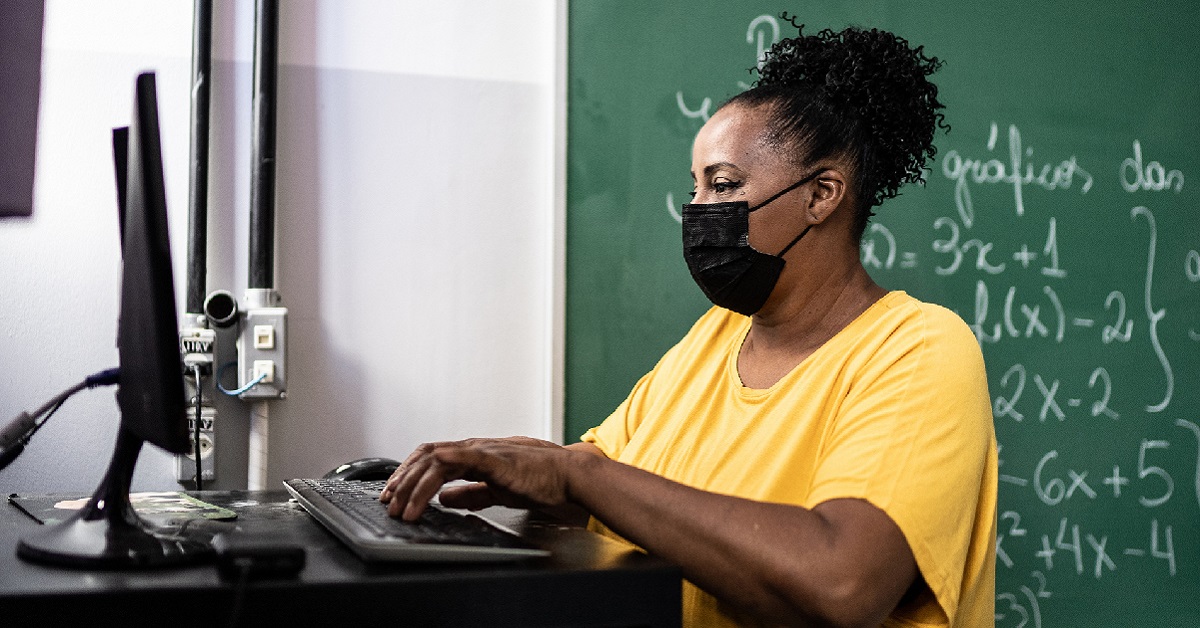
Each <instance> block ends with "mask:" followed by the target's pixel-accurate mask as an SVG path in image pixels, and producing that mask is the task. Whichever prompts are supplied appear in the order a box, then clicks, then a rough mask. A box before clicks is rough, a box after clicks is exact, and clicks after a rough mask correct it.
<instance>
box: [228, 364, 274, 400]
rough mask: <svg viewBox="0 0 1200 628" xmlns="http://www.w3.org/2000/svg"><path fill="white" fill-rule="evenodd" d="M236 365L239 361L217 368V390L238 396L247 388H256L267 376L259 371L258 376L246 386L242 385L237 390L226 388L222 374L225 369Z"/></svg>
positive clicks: (231, 395)
mask: <svg viewBox="0 0 1200 628" xmlns="http://www.w3.org/2000/svg"><path fill="white" fill-rule="evenodd" d="M236 365H237V362H228V363H226V364H225V365H224V366H222V367H221V368H219V369H217V390H219V391H221V392H223V393H225V394H226V395H229V396H230V397H236V396H238V395H240V394H242V393H244V392H246V391H247V390H250V389H251V388H254V387H255V386H257V385H258V384H259V382H261V381H263V380H264V379H266V378H267V374H266V373H259V374H258V377H255V378H254V379H253V380H252V381H251V382H249V383H248V384H246V385H245V386H242V387H241V388H238V389H236V390H226V389H225V387H224V386H222V385H221V375H222V374H224V373H225V369H227V368H229V367H231V366H236Z"/></svg>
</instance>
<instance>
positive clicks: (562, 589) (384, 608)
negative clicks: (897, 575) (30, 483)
mask: <svg viewBox="0 0 1200 628" xmlns="http://www.w3.org/2000/svg"><path fill="white" fill-rule="evenodd" d="M189 494H191V495H194V496H196V497H198V498H199V499H201V500H203V501H206V502H208V503H211V504H214V505H217V506H223V507H226V508H229V509H230V510H233V511H235V512H236V513H237V514H238V518H237V520H236V521H233V522H216V521H204V522H202V523H200V524H199V525H201V526H202V527H204V529H205V530H206V531H212V532H213V533H214V534H215V533H218V532H231V531H236V532H237V533H238V534H240V535H243V536H249V537H262V538H269V539H272V540H278V541H284V542H291V543H295V544H298V545H301V546H302V547H304V548H305V552H306V556H305V565H304V567H303V569H302V570H301V571H300V572H299V573H298V574H297V575H295V576H293V577H283V578H272V579H259V580H254V581H251V582H249V583H248V584H246V585H245V588H244V589H243V590H242V591H241V592H240V598H239V586H238V583H237V582H236V581H231V580H225V579H222V577H221V576H220V575H219V573H218V570H217V568H216V566H215V563H204V564H200V565H193V566H187V567H168V568H158V569H145V570H95V569H77V568H63V567H53V566H44V565H39V564H34V563H29V562H26V561H23V560H21V559H19V558H18V557H17V556H16V553H15V547H16V544H17V539H18V538H19V537H20V536H21V535H23V534H27V533H28V532H29V531H31V530H33V529H35V528H36V527H37V526H39V525H40V524H38V523H37V522H36V521H34V520H33V519H32V518H30V517H29V516H28V515H26V514H25V513H23V512H21V511H20V510H19V509H18V508H16V507H15V506H13V505H12V504H10V503H4V504H0V623H2V624H3V625H10V626H38V627H43V626H56V625H66V624H68V623H69V624H72V625H76V624H78V623H79V622H80V620H84V621H87V620H95V619H109V620H113V621H122V620H127V619H128V620H144V621H153V622H156V623H157V622H162V623H163V625H170V626H172V627H173V628H175V627H183V626H214V625H215V626H227V625H229V623H230V622H229V620H230V619H231V618H232V616H233V613H234V612H235V611H234V609H235V607H237V608H238V611H237V618H238V619H239V620H240V621H239V622H238V623H239V624H240V625H247V626H249V625H266V626H274V625H289V624H290V625H294V626H334V625H336V626H342V627H350V626H383V625H393V626H678V625H679V621H680V619H679V608H680V577H681V576H680V572H679V570H678V568H677V567H674V566H672V565H670V564H668V563H666V562H665V561H663V560H661V559H658V558H655V557H653V556H648V555H646V554H643V553H642V552H639V551H637V550H634V549H631V548H628V547H626V546H624V545H622V544H620V543H617V542H615V541H612V540H609V539H606V538H603V537H600V536H598V535H596V534H593V533H591V532H588V531H587V530H585V529H582V528H578V527H573V526H568V525H565V524H563V523H561V522H557V521H554V520H551V519H547V518H545V517H542V516H529V515H526V514H525V513H524V512H523V511H514V510H509V509H491V510H489V511H486V512H485V515H487V516H489V517H491V518H493V519H494V520H497V521H499V522H501V523H504V524H506V525H508V526H510V527H513V528H517V529H518V531H520V532H521V533H522V534H523V535H525V536H527V537H528V538H531V539H532V540H534V541H535V542H537V543H538V544H539V545H542V546H543V547H546V548H547V549H550V550H551V552H552V556H550V557H548V558H538V559H534V560H528V561H519V562H512V563H496V564H477V565H462V564H368V563H364V562H362V561H360V560H359V559H358V558H357V557H355V556H354V555H353V554H352V553H350V551H349V550H347V549H346V548H345V547H344V546H343V545H342V544H341V543H340V542H339V541H338V540H337V539H336V538H334V537H333V536H332V535H330V534H329V533H328V532H326V531H325V529H324V528H322V527H321V526H319V525H318V524H317V523H316V522H315V521H313V520H312V519H311V518H310V517H309V516H308V514H307V513H305V512H304V511H303V510H302V509H301V508H300V506H299V505H297V504H296V503H295V502H293V501H291V500H290V499H289V497H288V495H287V493H286V492H284V491H282V490H279V491H255V492H246V491H201V492H193V493H189ZM139 623H140V622H139Z"/></svg>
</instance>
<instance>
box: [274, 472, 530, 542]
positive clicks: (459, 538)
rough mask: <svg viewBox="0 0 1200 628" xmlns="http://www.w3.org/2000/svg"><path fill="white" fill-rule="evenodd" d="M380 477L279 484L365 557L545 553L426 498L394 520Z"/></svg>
mask: <svg viewBox="0 0 1200 628" xmlns="http://www.w3.org/2000/svg"><path fill="white" fill-rule="evenodd" d="M383 486H384V482H383V481H374V482H363V481H356V480H326V479H295V480H287V481H285V482H284V487H285V488H286V489H287V490H288V492H289V493H291V494H292V496H293V497H295V498H296V500H297V501H298V502H299V503H300V504H301V505H302V506H303V507H304V509H305V510H306V511H308V513H309V514H310V515H312V516H313V517H314V518H315V519H317V521H319V522H321V523H322V524H323V525H324V526H325V527H326V528H328V529H329V530H330V531H331V532H333V533H334V534H335V535H336V536H337V537H338V538H340V539H341V540H342V541H343V542H345V543H346V544H347V545H349V546H350V548H351V549H352V550H353V551H354V552H355V553H356V554H358V555H359V556H360V557H362V558H363V559H364V560H372V561H402V560H419V561H488V560H507V559H514V558H525V557H531V556H545V555H547V554H548V552H546V551H545V550H542V549H539V548H537V547H535V546H533V545H531V544H530V543H528V542H526V541H525V540H523V539H522V538H521V537H519V536H517V535H516V534H513V533H512V532H510V531H507V530H501V529H500V528H498V527H496V526H495V525H493V524H491V523H490V522H488V521H485V520H484V519H482V518H480V517H477V516H475V515H472V514H464V513H461V512H456V511H451V510H446V509H443V508H442V507H441V506H439V505H437V504H435V503H431V504H430V505H429V507H428V508H426V509H425V512H424V513H422V515H421V517H420V518H418V519H417V520H416V521H411V522H409V521H403V520H401V519H394V518H392V517H390V516H388V514H387V507H386V506H385V505H384V504H383V503H381V502H380V501H379V493H380V491H382V490H383Z"/></svg>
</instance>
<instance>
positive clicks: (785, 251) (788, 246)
mask: <svg viewBox="0 0 1200 628" xmlns="http://www.w3.org/2000/svg"><path fill="white" fill-rule="evenodd" d="M812 228H813V226H812V225H809V226H807V227H805V228H804V231H801V232H800V235H798V236H796V239H794V240H792V241H791V242H790V243H789V244H788V245H787V246H785V247H783V250H782V251H780V252H779V254H778V255H776V256H775V257H783V256H784V255H787V252H788V251H790V250H792V247H793V246H796V243H797V242H799V241H800V238H803V237H804V234H806V233H808V230H809V229H812Z"/></svg>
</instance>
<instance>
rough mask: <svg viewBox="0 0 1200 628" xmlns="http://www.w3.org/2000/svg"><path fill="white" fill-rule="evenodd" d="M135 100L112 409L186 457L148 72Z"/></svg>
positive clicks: (159, 164) (163, 193)
mask: <svg viewBox="0 0 1200 628" xmlns="http://www.w3.org/2000/svg"><path fill="white" fill-rule="evenodd" d="M134 98H135V104H134V115H133V119H132V120H131V123H130V126H129V131H128V142H129V143H128V151H127V153H126V177H125V190H124V197H125V201H124V205H125V207H124V210H123V212H122V213H123V216H124V219H123V220H122V223H123V225H124V226H123V231H124V233H123V236H122V238H121V245H122V250H123V257H124V266H123V270H122V273H121V314H120V316H121V318H120V321H119V323H118V325H117V345H118V352H119V354H120V360H121V376H120V382H119V385H120V387H119V388H118V389H117V404H118V405H119V407H120V409H121V424H122V426H123V427H125V428H126V429H128V430H129V431H130V432H132V433H133V434H136V435H137V436H139V437H141V438H142V439H143V440H145V441H146V442H149V443H152V444H154V445H157V446H159V447H162V448H163V449H166V450H167V451H170V452H173V453H186V452H188V451H191V443H190V441H189V438H188V427H187V406H186V400H185V398H184V389H183V366H182V364H181V362H180V354H179V326H178V319H177V318H176V309H175V283H174V279H173V277H172V276H171V249H170V241H169V238H168V236H167V201H166V186H165V184H164V181H163V166H162V149H161V142H160V140H159V131H158V104H157V98H156V95H155V81H154V75H153V74H150V73H146V74H142V75H140V76H138V78H137V83H136V90H135V93H134ZM118 164H119V160H118ZM118 167H119V166H118Z"/></svg>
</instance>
